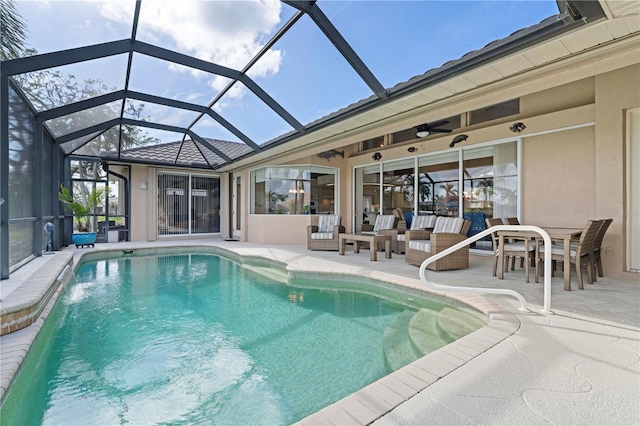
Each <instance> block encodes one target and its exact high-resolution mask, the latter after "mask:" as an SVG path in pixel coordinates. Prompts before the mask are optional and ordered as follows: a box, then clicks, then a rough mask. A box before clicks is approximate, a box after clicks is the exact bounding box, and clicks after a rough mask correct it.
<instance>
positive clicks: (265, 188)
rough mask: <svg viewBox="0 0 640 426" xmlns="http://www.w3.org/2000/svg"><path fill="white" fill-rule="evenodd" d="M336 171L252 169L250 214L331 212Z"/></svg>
mask: <svg viewBox="0 0 640 426" xmlns="http://www.w3.org/2000/svg"><path fill="white" fill-rule="evenodd" d="M337 173H338V172H337V170H336V169H331V168H328V167H319V166H293V167H265V168H262V169H258V170H254V171H252V172H251V197H252V199H251V213H252V214H333V213H335V211H336V206H335V200H336V195H335V188H336V182H337Z"/></svg>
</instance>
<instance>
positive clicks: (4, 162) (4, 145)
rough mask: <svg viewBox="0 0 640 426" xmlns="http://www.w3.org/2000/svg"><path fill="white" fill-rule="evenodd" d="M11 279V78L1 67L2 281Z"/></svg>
mask: <svg viewBox="0 0 640 426" xmlns="http://www.w3.org/2000/svg"><path fill="white" fill-rule="evenodd" d="M7 278H9V76H8V75H7V73H6V72H5V70H4V69H2V65H0V279H3V280H6V279H7Z"/></svg>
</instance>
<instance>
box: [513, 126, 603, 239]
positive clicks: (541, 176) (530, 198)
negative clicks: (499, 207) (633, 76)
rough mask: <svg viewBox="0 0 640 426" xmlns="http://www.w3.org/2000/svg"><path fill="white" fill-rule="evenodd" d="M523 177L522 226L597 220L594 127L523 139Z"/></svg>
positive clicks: (569, 224) (581, 223)
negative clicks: (523, 224)
mask: <svg viewBox="0 0 640 426" xmlns="http://www.w3.org/2000/svg"><path fill="white" fill-rule="evenodd" d="M521 176H522V221H523V223H526V224H530V225H538V226H553V227H568V228H581V227H583V226H584V224H585V223H586V221H587V220H589V219H595V218H596V207H595V206H596V192H595V186H596V176H595V131H594V128H593V127H592V126H590V127H585V128H581V129H575V130H570V131H565V132H559V133H552V134H548V135H543V136H537V137H532V138H524V139H523V143H522V175H521Z"/></svg>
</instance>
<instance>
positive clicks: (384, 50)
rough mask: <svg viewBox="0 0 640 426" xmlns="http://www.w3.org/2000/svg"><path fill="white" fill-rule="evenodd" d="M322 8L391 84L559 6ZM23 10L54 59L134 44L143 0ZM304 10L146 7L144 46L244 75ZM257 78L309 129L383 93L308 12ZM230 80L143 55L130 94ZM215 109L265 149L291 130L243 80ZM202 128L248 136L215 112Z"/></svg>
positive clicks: (80, 74)
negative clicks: (74, 51) (90, 48)
mask: <svg viewBox="0 0 640 426" xmlns="http://www.w3.org/2000/svg"><path fill="white" fill-rule="evenodd" d="M317 4H318V5H319V6H320V8H321V9H322V10H323V12H324V13H325V15H327V17H328V18H329V20H330V21H331V22H332V23H333V25H334V26H335V27H336V28H337V29H338V30H339V31H340V32H341V34H342V35H343V37H344V38H345V39H346V40H347V42H348V43H349V44H350V45H351V47H352V48H353V49H354V50H355V52H356V54H358V56H360V58H361V59H362V60H363V61H364V63H365V64H366V65H367V66H368V67H369V69H370V70H371V71H372V73H373V74H374V76H375V77H376V78H377V79H378V80H379V81H380V83H381V84H382V85H383V86H384V87H385V88H390V87H393V86H394V85H396V84H398V83H401V82H404V81H406V80H408V79H410V78H411V77H413V76H416V75H419V74H423V73H425V72H426V71H428V70H429V69H431V68H437V67H439V66H441V65H443V64H444V63H446V62H447V61H450V60H453V59H458V58H460V57H461V56H462V55H464V54H465V53H468V52H470V51H473V50H477V49H480V48H482V47H483V46H485V45H486V44H488V43H490V42H491V41H493V40H496V39H500V38H504V37H506V36H508V35H510V34H511V33H513V32H515V31H517V30H519V29H522V28H526V27H528V26H531V25H534V24H537V23H538V22H540V21H542V20H544V19H545V18H547V17H549V16H552V15H555V14H557V13H558V8H557V5H556V2H555V0H534V1H526V0H520V1H501V0H491V1H455V0H449V1H431V0H426V1H384V0H353V1H341V0H320V1H318V2H317ZM16 5H17V8H18V10H19V12H20V13H21V15H22V17H23V18H24V20H25V22H26V24H27V27H28V40H27V42H28V46H29V47H31V48H35V49H37V50H38V52H39V53H47V52H53V51H58V50H64V49H70V48H75V47H81V46H85V45H89V44H99V43H104V42H109V41H116V40H122V39H126V38H129V37H130V35H131V24H132V21H133V13H134V8H135V1H134V0H111V1H107V2H102V1H97V0H85V1H60V0H48V1H36V0H17V1H16ZM294 13H295V10H294V9H293V8H291V7H290V6H288V5H285V4H283V3H280V2H279V1H277V0H256V1H239V0H236V1H219V0H205V1H187V0H179V1H177V0H143V1H142V8H141V14H140V23H139V26H138V32H137V39H138V40H140V41H144V42H147V43H152V44H155V45H158V46H161V47H164V48H166V49H169V50H173V51H176V52H179V53H184V54H187V55H191V56H196V57H198V58H201V59H204V60H207V61H211V62H214V63H217V64H219V65H223V66H225V67H229V68H232V69H235V70H241V69H242V68H243V67H244V66H245V65H246V64H247V62H248V61H249V60H250V59H251V58H252V57H253V56H254V55H255V53H256V52H257V51H258V50H259V49H260V48H261V47H262V46H263V45H264V43H265V42H266V41H268V40H269V39H270V37H271V36H272V35H273V34H274V33H275V32H277V31H278V30H279V29H280V28H281V27H282V25H283V24H284V23H285V22H286V21H287V20H288V19H289V18H290V17H291V16H293V15H294ZM126 67H127V55H119V56H115V57H110V58H105V59H100V60H95V61H91V62H87V63H83V64H76V65H70V66H66V67H61V68H60V71H63V72H65V73H68V74H72V75H74V76H75V77H76V79H78V80H84V79H87V78H94V79H96V78H97V79H100V80H101V81H103V82H104V83H106V84H107V85H108V86H109V87H114V88H115V89H116V90H119V89H123V88H124V84H125V76H126ZM248 74H249V76H250V77H251V78H252V79H253V80H254V81H255V82H256V83H257V84H258V85H260V87H262V89H264V90H265V91H266V92H267V93H268V94H269V95H270V96H271V97H273V98H274V99H275V100H276V101H277V102H278V103H279V104H280V105H282V106H283V107H284V108H285V109H286V110H288V111H289V113H291V114H292V115H293V116H294V117H295V118H296V119H297V120H298V121H299V122H300V123H302V124H303V125H304V124H307V123H309V122H311V121H314V120H316V119H318V118H321V117H323V116H325V115H327V114H329V113H332V112H334V111H337V110H339V109H340V108H343V107H346V106H348V105H350V104H351V103H354V102H357V101H359V100H361V99H364V98H367V97H369V96H371V95H372V94H373V93H372V91H371V89H369V87H368V86H367V85H366V84H365V83H364V82H363V81H362V80H361V79H360V78H359V76H358V75H357V74H356V72H355V71H354V70H353V68H351V66H350V65H349V64H348V63H347V62H346V61H345V60H344V59H343V58H342V56H341V55H340V54H339V52H338V51H337V50H336V49H335V47H334V46H333V45H332V44H331V43H330V42H329V41H328V39H327V38H326V37H325V36H324V34H323V33H322V32H321V31H320V30H319V29H318V28H317V27H316V26H315V24H314V23H313V21H312V20H311V19H310V18H309V17H307V16H304V17H303V18H301V19H300V20H299V21H297V22H296V23H295V25H294V26H293V27H292V28H291V29H290V30H289V31H288V32H287V33H286V34H285V36H284V37H283V38H282V39H280V41H279V42H278V43H276V44H275V45H274V46H273V47H272V48H271V49H270V50H269V51H268V52H267V54H265V55H264V56H263V57H262V58H261V59H260V60H259V61H258V62H257V63H256V64H255V65H254V66H253V67H251V68H250V69H249V71H248ZM228 83H229V80H228V79H227V78H225V77H222V76H217V75H212V74H208V73H204V72H201V71H197V70H193V69H187V68H185V67H182V66H176V65H174V64H171V63H167V62H165V61H162V60H159V59H155V58H152V57H148V56H145V55H140V54H135V55H134V58H133V63H132V72H131V78H130V83H129V89H130V90H135V91H140V92H147V93H151V94H154V95H158V96H163V97H167V98H171V99H177V100H181V101H186V102H191V103H195V104H199V105H204V106H207V105H209V103H210V102H211V101H212V100H213V99H214V98H215V97H216V95H217V94H218V93H219V92H220V90H222V89H223V88H225V87H226V86H227V84H228ZM214 109H215V111H216V112H218V113H219V114H221V115H222V116H223V117H224V118H225V119H227V120H228V121H229V122H231V123H232V124H233V125H234V126H236V127H237V128H239V129H240V130H241V131H242V132H243V133H245V134H246V135H247V136H248V137H250V138H251V139H253V140H254V141H255V142H257V143H259V144H260V143H263V142H266V141H268V140H270V139H272V138H275V137H277V136H280V135H282V134H284V133H286V132H288V131H291V130H292V127H291V126H290V125H289V124H288V123H287V122H286V121H284V120H283V119H282V118H280V117H279V116H278V115H277V114H275V113H274V112H273V111H272V110H271V109H270V108H268V107H267V106H266V105H264V104H263V103H262V101H261V100H260V99H259V98H258V97H257V96H255V95H254V94H253V93H252V92H251V91H250V90H248V89H247V88H246V87H244V86H243V85H242V84H240V83H236V84H235V85H234V86H233V87H232V89H231V90H229V91H228V92H227V93H226V94H225V95H224V96H223V97H222V98H221V99H220V101H219V102H218V103H216V105H215V106H214ZM143 117H144V118H145V119H147V120H149V121H152V122H159V123H163V124H170V125H174V126H179V127H187V126H189V125H190V124H191V123H192V122H193V121H194V120H195V119H197V118H198V114H196V113H192V112H187V111H181V110H176V109H174V108H169V107H164V106H161V105H156V104H151V103H145V106H144V110H143ZM192 130H194V131H195V132H196V133H197V134H199V135H200V136H202V137H206V138H212V139H224V140H230V141H238V138H237V137H235V136H234V135H232V134H231V133H229V132H228V131H227V130H226V129H224V128H223V127H222V126H220V125H219V124H217V123H216V122H215V121H214V120H213V119H211V118H210V117H208V116H205V117H203V118H202V119H201V120H199V121H198V122H197V123H196V124H195V125H194V126H193V128H192ZM150 133H152V134H153V135H154V136H156V137H158V138H159V139H160V140H161V141H162V142H170V141H175V140H180V139H182V135H180V134H176V133H167V132H161V131H150Z"/></svg>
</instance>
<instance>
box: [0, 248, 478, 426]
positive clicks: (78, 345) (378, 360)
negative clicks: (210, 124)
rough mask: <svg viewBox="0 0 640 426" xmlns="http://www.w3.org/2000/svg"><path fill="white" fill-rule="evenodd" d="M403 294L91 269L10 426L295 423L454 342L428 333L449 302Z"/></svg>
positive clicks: (226, 272)
mask: <svg viewBox="0 0 640 426" xmlns="http://www.w3.org/2000/svg"><path fill="white" fill-rule="evenodd" d="M345 287H346V285H345ZM406 299H407V300H406V303H398V302H397V301H390V300H389V299H383V298H378V297H374V296H371V295H367V294H362V293H357V292H350V291H337V290H329V289H325V290H321V289H311V288H304V287H300V286H298V287H293V286H291V285H284V284H280V283H278V282H276V281H273V280H271V279H269V278H266V277H264V276H262V275H258V274H256V273H254V272H251V271H249V270H247V269H246V268H243V267H242V266H240V265H238V264H237V263H235V262H232V261H229V260H227V259H225V258H221V257H218V256H213V255H206V254H202V255H200V254H190V255H170V256H144V257H128V258H122V259H109V260H102V261H96V262H88V263H84V264H82V265H81V266H80V267H79V268H78V270H77V271H76V279H75V283H72V285H70V286H69V287H68V288H67V289H66V291H65V294H64V295H63V297H61V299H60V300H59V302H58V303H57V304H56V306H55V308H54V309H53V310H52V313H51V316H50V318H49V320H48V321H47V322H46V323H45V326H44V327H43V330H42V332H41V334H40V337H39V338H38V339H37V341H36V343H35V344H34V346H33V348H32V350H31V351H30V353H29V356H28V357H27V359H26V360H25V363H24V365H23V368H22V371H21V373H20V375H19V377H18V379H17V380H16V382H15V384H14V386H13V387H12V389H11V392H10V394H9V395H8V396H7V399H6V401H5V403H4V404H3V407H2V410H1V412H0V419H1V423H2V424H6V425H37V424H56V425H60V424H64V425H71V424H81V425H87V424H92V425H98V424H109V425H111V424H124V423H129V424H158V423H162V424H199V423H207V424H252V425H255V424H269V425H275V424H291V423H293V422H295V421H297V420H300V419H302V418H304V417H306V416H307V415H309V414H312V413H313V412H315V411H318V410H320V409H322V408H323V407H325V406H327V405H329V404H331V403H333V402H335V401H337V400H339V399H341V398H343V397H345V396H347V395H349V394H351V393H353V392H355V391H357V390H358V389H361V388H362V387H364V386H366V385H368V384H370V383H372V382H374V381H376V380H377V379H379V378H381V377H383V376H385V375H387V374H388V373H389V372H390V371H391V370H394V369H397V368H400V367H401V366H403V365H406V364H407V363H409V362H412V361H413V360H415V359H417V358H418V357H420V356H422V355H423V354H424V352H427V351H429V350H433V349H437V348H438V347H441V346H443V345H445V344H447V343H449V342H450V341H452V340H453V339H454V338H455V336H451V335H449V334H447V333H443V332H442V330H440V331H438V330H435V329H434V328H433V324H435V323H437V322H438V321H437V319H438V315H439V313H441V312H442V311H443V310H444V311H446V310H449V311H451V307H448V306H446V305H440V304H438V303H436V302H433V301H428V300H412V299H410V298H406ZM418 319H419V321H418ZM429 324H431V325H429ZM427 325H429V327H430V328H429V330H426V328H425V327H427ZM480 325H482V324H481V322H480V321H478V323H477V324H476V325H474V326H470V327H468V329H465V330H466V331H464V333H466V332H470V331H472V330H473V329H475V328H478V327H479V326H480ZM445 328H446V327H445ZM450 334H455V333H450ZM458 337H459V336H458ZM416 341H417V344H416Z"/></svg>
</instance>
